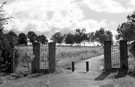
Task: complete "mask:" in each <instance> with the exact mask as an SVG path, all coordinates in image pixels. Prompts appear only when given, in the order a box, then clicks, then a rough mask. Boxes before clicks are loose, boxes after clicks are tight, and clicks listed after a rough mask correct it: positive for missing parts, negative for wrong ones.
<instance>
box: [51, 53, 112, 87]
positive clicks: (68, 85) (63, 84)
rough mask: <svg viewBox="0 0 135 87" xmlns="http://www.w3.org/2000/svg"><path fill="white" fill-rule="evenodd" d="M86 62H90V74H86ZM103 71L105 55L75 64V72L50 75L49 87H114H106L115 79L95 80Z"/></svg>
mask: <svg viewBox="0 0 135 87" xmlns="http://www.w3.org/2000/svg"><path fill="white" fill-rule="evenodd" d="M86 61H89V70H90V71H89V72H86ZM102 70H103V55H101V56H98V57H93V58H91V59H88V60H85V61H82V62H80V63H77V64H75V72H73V73H72V72H70V73H68V74H67V73H66V74H64V73H63V74H55V75H54V74H52V75H50V85H49V87H113V86H110V85H108V86H104V84H107V83H110V82H112V81H113V79H104V80H100V81H97V80H95V79H96V78H97V77H98V76H99V75H100V74H101V73H102Z"/></svg>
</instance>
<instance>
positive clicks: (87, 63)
mask: <svg viewBox="0 0 135 87" xmlns="http://www.w3.org/2000/svg"><path fill="white" fill-rule="evenodd" d="M88 71H89V62H88V61H86V72H88Z"/></svg>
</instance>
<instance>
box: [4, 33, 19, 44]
mask: <svg viewBox="0 0 135 87" xmlns="http://www.w3.org/2000/svg"><path fill="white" fill-rule="evenodd" d="M5 36H6V38H7V40H8V41H9V43H14V44H15V45H16V44H17V35H16V33H15V32H13V31H9V32H8V33H7V34H5Z"/></svg>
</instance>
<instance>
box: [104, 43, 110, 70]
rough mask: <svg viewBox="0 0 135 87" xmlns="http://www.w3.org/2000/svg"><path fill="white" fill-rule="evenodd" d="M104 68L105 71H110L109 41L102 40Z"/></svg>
mask: <svg viewBox="0 0 135 87" xmlns="http://www.w3.org/2000/svg"><path fill="white" fill-rule="evenodd" d="M104 69H105V71H111V69H112V64H111V41H105V42H104Z"/></svg>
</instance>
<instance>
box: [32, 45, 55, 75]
mask: <svg viewBox="0 0 135 87" xmlns="http://www.w3.org/2000/svg"><path fill="white" fill-rule="evenodd" d="M33 54H34V55H35V58H34V59H33V60H32V64H31V72H32V73H49V72H50V73H52V72H55V66H56V64H55V43H54V42H51V43H49V44H48V46H47V47H44V48H43V47H42V48H41V45H40V43H38V42H35V43H34V44H33Z"/></svg>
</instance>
